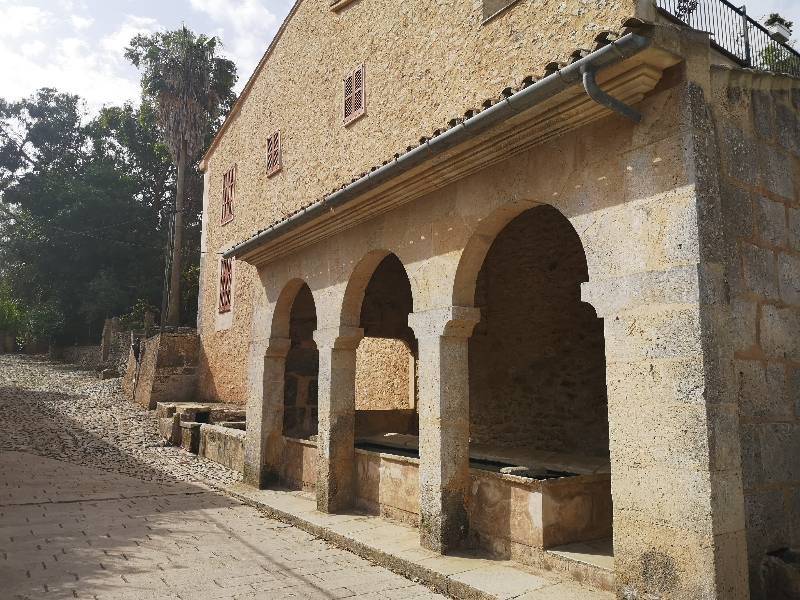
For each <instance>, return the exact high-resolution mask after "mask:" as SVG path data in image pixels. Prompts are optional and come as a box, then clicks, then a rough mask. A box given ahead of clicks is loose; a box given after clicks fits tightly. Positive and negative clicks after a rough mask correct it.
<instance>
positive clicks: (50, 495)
mask: <svg viewBox="0 0 800 600" xmlns="http://www.w3.org/2000/svg"><path fill="white" fill-rule="evenodd" d="M117 386H118V382H117V381H114V380H112V381H105V382H100V381H98V380H96V379H94V378H92V376H91V374H87V373H85V372H80V371H76V370H74V369H72V368H70V367H66V366H64V365H58V364H57V363H50V362H48V361H45V360H42V359H39V358H32V357H21V356H10V355H0V582H1V585H2V588H1V589H0V597H1V598H3V599H5V598H13V599H27V598H30V599H39V598H44V599H49V598H97V599H100V600H104V599H106V598H114V599H119V600H127V599H130V600H134V599H135V600H149V599H159V600H161V599H167V600H169V599H183V600H188V599H189V598H191V599H193V600H194V599H198V600H199V599H205V598H209V599H211V598H215V599H216V598H219V599H238V598H242V599H251V598H259V599H270V598H276V599H278V598H281V599H282V598H359V599H364V600H366V599H373V598H374V599H384V598H386V599H392V598H397V599H400V598H420V599H425V598H442V596H437V595H436V594H433V593H432V592H430V591H429V590H427V589H426V588H424V587H422V586H420V585H418V584H415V583H413V582H411V581H409V580H407V579H404V578H402V577H400V576H399V575H396V574H394V573H391V572H390V571H388V570H386V569H383V568H381V567H378V566H375V565H373V564H371V563H369V562H368V561H366V560H364V559H361V558H359V557H357V556H355V555H353V554H351V553H349V552H347V551H344V550H340V549H337V548H334V547H333V546H331V545H329V544H327V543H326V542H323V541H322V540H320V539H317V538H315V537H314V536H313V535H311V534H309V533H306V532H304V531H301V530H300V529H297V528H295V527H292V526H288V525H285V524H283V523H280V522H278V521H274V520H271V519H268V518H265V517H264V516H262V515H261V513H259V512H258V511H257V510H256V509H254V508H251V507H249V506H245V505H242V504H239V503H238V502H236V501H234V500H232V499H230V498H228V497H226V496H223V495H221V494H219V493H216V492H214V491H213V490H212V489H211V488H210V487H208V486H207V485H206V484H205V483H204V482H213V483H219V484H225V485H230V484H232V483H235V482H236V481H237V479H238V476H237V474H235V473H233V472H231V471H229V470H227V469H225V468H224V467H221V466H219V465H217V464H215V463H212V462H210V461H206V460H204V459H199V458H196V457H193V456H191V455H188V454H186V453H184V452H182V451H181V450H179V449H177V448H170V447H166V448H165V447H162V446H161V444H160V443H159V440H158V434H157V428H156V423H155V421H154V418H153V416H152V414H151V413H148V412H147V411H142V410H139V409H138V408H137V407H135V406H133V405H131V404H130V403H128V402H126V401H124V399H121V398H119V397H118V387H117Z"/></svg>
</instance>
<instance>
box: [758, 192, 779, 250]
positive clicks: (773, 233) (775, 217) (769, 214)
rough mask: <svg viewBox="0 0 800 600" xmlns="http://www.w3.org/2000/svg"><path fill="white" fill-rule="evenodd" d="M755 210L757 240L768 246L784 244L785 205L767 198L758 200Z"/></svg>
mask: <svg viewBox="0 0 800 600" xmlns="http://www.w3.org/2000/svg"><path fill="white" fill-rule="evenodd" d="M755 208H756V227H757V229H758V237H759V239H760V240H761V241H762V242H764V243H766V244H768V245H770V246H783V245H784V244H786V238H787V228H786V205H785V204H783V203H781V202H775V201H773V200H769V199H768V198H758V199H757V200H756V203H755Z"/></svg>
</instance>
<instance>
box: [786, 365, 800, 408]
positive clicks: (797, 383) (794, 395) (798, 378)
mask: <svg viewBox="0 0 800 600" xmlns="http://www.w3.org/2000/svg"><path fill="white" fill-rule="evenodd" d="M786 390H787V393H788V394H789V402H794V412H795V414H796V415H800V368H795V367H788V371H787V375H786Z"/></svg>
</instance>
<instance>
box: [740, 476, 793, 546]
mask: <svg viewBox="0 0 800 600" xmlns="http://www.w3.org/2000/svg"><path fill="white" fill-rule="evenodd" d="M744 506H745V518H746V522H747V553H748V554H749V556H750V557H751V562H753V561H758V562H760V560H761V558H762V557H763V556H764V554H766V553H767V552H769V551H770V550H777V549H779V548H781V547H786V546H788V545H789V541H790V540H789V537H790V532H791V529H790V528H789V527H787V526H788V524H789V523H788V520H787V518H786V516H787V515H786V511H785V509H784V502H783V492H781V491H778V490H776V491H769V492H760V493H757V492H750V493H748V495H747V496H746V497H745V501H744Z"/></svg>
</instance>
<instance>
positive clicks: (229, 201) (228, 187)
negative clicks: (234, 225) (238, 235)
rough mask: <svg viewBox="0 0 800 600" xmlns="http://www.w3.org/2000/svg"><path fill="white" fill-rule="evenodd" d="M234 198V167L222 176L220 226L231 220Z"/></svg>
mask: <svg viewBox="0 0 800 600" xmlns="http://www.w3.org/2000/svg"><path fill="white" fill-rule="evenodd" d="M235 197H236V165H234V166H233V167H231V169H230V170H229V171H228V172H227V173H225V175H223V176H222V218H221V220H220V222H221V223H222V225H225V223H230V222H231V221H232V220H233V202H234V200H235Z"/></svg>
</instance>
